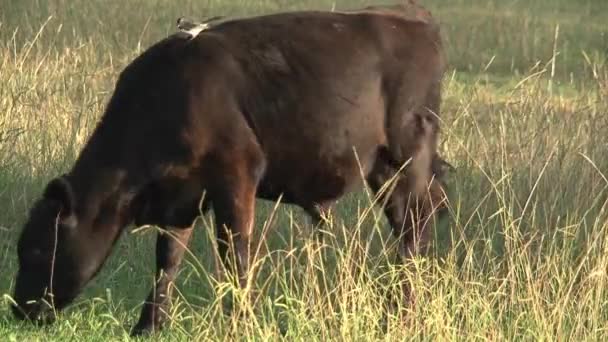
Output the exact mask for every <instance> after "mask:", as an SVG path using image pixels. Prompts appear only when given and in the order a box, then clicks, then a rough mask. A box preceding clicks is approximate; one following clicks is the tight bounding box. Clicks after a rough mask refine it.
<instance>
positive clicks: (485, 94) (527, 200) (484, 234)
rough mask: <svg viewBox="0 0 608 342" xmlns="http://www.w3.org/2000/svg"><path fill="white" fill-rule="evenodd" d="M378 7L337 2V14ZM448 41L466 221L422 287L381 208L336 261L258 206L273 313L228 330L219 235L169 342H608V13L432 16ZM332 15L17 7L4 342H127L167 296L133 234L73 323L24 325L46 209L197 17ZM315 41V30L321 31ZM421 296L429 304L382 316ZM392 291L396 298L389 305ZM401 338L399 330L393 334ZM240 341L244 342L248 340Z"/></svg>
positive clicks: (448, 102)
mask: <svg viewBox="0 0 608 342" xmlns="http://www.w3.org/2000/svg"><path fill="white" fill-rule="evenodd" d="M378 2H379V1H368V2H365V1H359V0H356V1H355V0H349V1H337V2H336V6H337V8H348V7H357V6H359V5H361V4H363V3H378ZM420 2H422V3H424V4H426V5H427V7H429V8H430V9H432V11H433V13H434V14H435V16H436V17H438V18H439V20H440V21H441V23H442V25H443V33H444V37H445V45H446V50H447V53H448V58H449V62H450V70H449V72H448V73H447V75H446V79H445V99H444V105H443V110H442V114H441V115H442V119H443V120H444V122H443V135H442V141H441V146H440V148H441V151H442V153H443V154H444V155H445V156H446V158H447V159H448V160H449V161H450V162H451V163H452V164H453V165H455V166H456V169H457V170H456V172H455V173H454V174H453V175H452V176H451V177H450V180H449V181H450V186H451V188H450V194H451V198H452V203H451V208H450V211H451V222H450V225H449V226H447V225H442V226H439V227H437V231H436V237H435V243H434V247H435V248H434V249H433V253H432V254H433V256H434V257H432V258H428V259H419V260H416V263H415V269H416V270H417V272H415V273H413V272H409V271H407V270H396V269H394V268H393V267H392V266H390V263H389V262H388V260H389V258H392V257H393V254H392V251H391V249H390V248H389V246H390V244H391V243H393V242H394V241H393V240H392V238H391V236H390V232H389V229H388V227H387V225H386V221H385V220H384V218H383V217H382V215H381V214H380V212H379V211H378V210H372V211H369V210H366V209H367V208H369V207H370V201H371V199H370V198H369V197H368V196H367V195H366V193H365V192H364V191H361V192H359V193H356V194H352V195H350V196H348V197H347V198H344V199H343V200H342V201H341V202H340V204H339V205H338V207H337V210H336V213H335V215H334V216H333V217H332V224H331V225H330V227H328V231H329V232H328V233H327V236H326V239H325V241H324V245H323V246H322V248H320V247H319V246H318V245H316V244H315V242H314V239H313V234H312V231H311V227H310V225H309V221H308V220H307V218H306V217H305V216H304V215H303V214H302V212H301V211H300V210H299V209H297V208H294V207H290V206H284V205H283V206H279V207H278V209H276V210H275V209H274V206H273V203H270V202H263V201H259V202H258V211H257V217H256V218H257V226H256V236H257V237H258V238H259V237H260V236H262V235H263V234H267V236H268V239H267V240H266V241H267V246H265V247H264V250H267V251H268V252H267V254H266V256H265V257H264V258H262V259H261V261H260V266H261V270H260V272H261V274H260V276H259V277H258V279H257V288H258V290H259V291H260V292H261V297H260V300H259V301H258V302H256V303H255V304H253V305H246V306H245V308H246V309H251V310H253V312H254V315H252V316H251V317H250V318H249V319H247V320H242V321H238V320H234V319H232V318H230V317H228V316H225V315H223V309H224V306H223V305H222V301H223V298H224V297H225V295H226V293H227V292H229V291H230V290H231V289H230V287H229V286H228V285H227V284H223V283H220V284H218V283H216V282H215V281H214V280H213V279H214V266H213V265H214V263H213V261H212V250H211V242H210V241H211V240H210V235H211V233H210V232H211V231H212V229H211V222H212V221H211V219H212V217H205V218H202V219H201V220H200V222H199V224H198V225H199V228H200V229H197V230H196V232H195V239H194V241H193V244H192V245H191V254H189V255H188V258H187V262H186V263H185V265H184V267H183V269H182V271H181V274H180V277H179V280H178V285H177V289H178V291H177V292H178V296H177V298H176V304H175V306H174V309H173V312H172V314H171V316H172V318H173V320H172V322H171V324H170V325H169V329H168V330H166V331H164V332H163V333H162V334H161V335H160V336H161V337H163V338H166V339H167V340H184V341H190V340H193V339H195V340H224V338H225V337H227V336H232V337H236V338H239V339H245V338H248V339H254V340H277V339H286V340H311V339H312V340H323V341H324V340H349V341H350V340H357V341H358V340H379V339H382V340H385V339H386V340H399V341H401V340H404V339H417V340H418V339H420V340H461V339H467V340H468V339H472V340H484V339H488V340H498V339H501V340H502V339H509V340H515V339H516V340H521V339H525V340H577V339H581V340H606V339H607V338H608V328H607V327H606V321H608V290H607V289H606V284H607V283H608V274H607V272H608V240H607V237H608V235H607V234H608V215H607V212H606V210H607V209H608V206H607V199H608V196H607V191H608V180H607V179H606V178H607V176H606V170H608V139H607V137H608V116H607V114H608V65H607V63H608V25H606V22H607V21H608V2H606V1H605V0H578V1H575V0H545V1H541V0H528V1H524V0H504V1H503V0H500V1H499V0H488V1H483V0H454V1H449V2H446V1H440V0H426V1H423V0H420ZM332 5H333V2H332V1H321V0H317V1H288V0H272V1H271V0H265V1H259V2H254V1H225V0H222V1H220V0H207V1H188V0H186V1H178V2H175V1H169V0H150V1H143V0H133V1H118V0H109V1H88V0H87V1H85V0H72V1H60V0H52V1H40V0H19V1H10V0H0V205H1V206H2V208H3V210H0V294H6V295H5V296H4V299H3V300H2V301H0V304H1V305H0V340H2V341H5V340H8V341H11V340H14V341H21V340H28V341H33V340H61V339H66V340H78V341H80V340H86V341H89V340H90V341H108V340H123V339H127V336H128V330H129V328H130V326H131V325H132V324H133V323H134V320H135V319H136V318H137V316H138V314H139V308H140V305H141V303H142V301H143V299H144V298H145V296H146V294H147V292H148V290H149V288H150V287H151V286H152V281H153V255H154V250H153V248H154V241H153V240H154V230H153V229H148V230H144V231H140V232H137V233H127V234H125V235H124V237H123V238H122V239H121V240H120V242H119V244H118V246H117V247H116V249H115V251H114V253H113V254H112V256H111V258H110V260H109V261H108V263H107V264H106V266H105V268H104V269H103V271H102V272H101V274H100V275H99V276H98V277H97V278H96V279H95V280H94V281H93V282H92V283H91V284H90V286H89V287H88V288H87V289H86V291H85V293H84V294H83V295H82V296H81V297H79V299H78V301H77V302H76V303H75V304H74V305H73V306H72V307H70V309H69V310H67V311H66V312H65V314H64V315H62V318H61V319H60V320H59V321H58V322H57V324H55V325H53V326H50V327H45V328H35V327H32V326H30V325H27V324H22V323H18V322H16V321H14V320H13V319H12V316H11V315H10V312H9V310H8V306H7V305H8V302H9V298H8V297H7V296H10V294H11V293H12V287H13V281H14V280H13V277H14V273H15V270H16V253H15V241H16V237H17V235H18V233H19V229H20V227H21V224H22V222H23V221H24V219H25V216H26V214H27V209H28V208H29V206H30V204H31V203H32V201H33V200H34V199H35V198H36V197H37V196H38V195H39V193H40V191H41V190H42V187H43V186H44V184H45V183H46V182H47V181H48V180H49V179H50V178H51V177H53V176H55V175H57V174H59V173H60V172H63V171H65V170H67V169H68V168H69V167H70V165H71V163H72V162H73V161H74V159H75V158H76V156H77V154H78V151H79V150H80V148H81V147H82V145H83V143H84V142H85V140H86V138H87V136H88V134H89V133H90V132H91V130H92V128H93V127H94V126H95V123H96V121H97V120H98V118H99V116H100V115H101V114H102V112H103V109H104V106H105V103H106V101H107V100H108V98H109V96H110V94H111V92H112V90H113V85H114V82H115V80H116V77H117V75H118V73H119V72H120V70H121V69H122V68H123V67H124V66H125V65H126V63H128V62H129V61H130V60H132V58H134V57H135V56H136V55H137V54H138V53H140V52H141V51H142V50H143V49H145V48H146V47H147V46H149V45H150V44H152V43H153V42H154V41H156V40H158V39H160V38H162V37H164V36H165V35H166V34H168V33H169V32H171V31H173V28H174V25H175V20H176V18H177V17H178V16H181V15H184V14H186V15H193V16H195V17H196V16H198V17H203V16H208V15H209V16H210V15H217V14H229V15H235V16H240V15H247V14H253V13H266V12H272V11H279V10H286V9H292V8H300V9H301V8H316V9H330V8H332ZM303 29H305V28H303ZM404 276H406V277H410V278H411V280H412V282H413V283H414V285H415V291H416V292H417V293H418V301H417V305H416V306H415V307H413V308H409V307H404V308H402V309H403V310H402V311H403V312H402V313H399V314H397V313H396V312H394V311H390V312H387V311H386V310H385V309H384V308H383V305H382V303H383V301H382V300H383V293H384V292H385V290H390V291H392V290H396V289H395V288H394V286H392V285H393V284H395V283H396V279H397V278H398V277H404ZM381 290H382V291H381ZM386 314H388V318H386V320H385V321H384V323H385V324H386V330H384V328H383V327H382V324H383V323H382V322H383V317H385V316H386ZM231 334H232V335H231Z"/></svg>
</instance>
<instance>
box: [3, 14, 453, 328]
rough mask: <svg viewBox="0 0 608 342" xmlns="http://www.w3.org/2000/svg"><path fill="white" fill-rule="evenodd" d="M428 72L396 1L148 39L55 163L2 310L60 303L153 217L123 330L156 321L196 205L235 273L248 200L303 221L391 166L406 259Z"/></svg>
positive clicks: (429, 135)
mask: <svg viewBox="0 0 608 342" xmlns="http://www.w3.org/2000/svg"><path fill="white" fill-rule="evenodd" d="M443 69H444V57H443V50H442V47H441V41H440V33H439V28H438V25H437V24H436V23H435V22H434V20H433V19H432V17H431V16H430V14H429V13H428V12H427V11H425V10H424V9H422V8H421V7H418V6H417V5H413V4H411V3H406V4H402V5H396V6H390V7H370V8H366V9H363V10H358V11H352V12H320V11H302V12H289V13H280V14H272V15H265V16H259V17H251V18H244V19H238V20H226V21H223V22H221V23H218V24H215V25H213V26H211V27H209V28H206V29H204V30H200V32H197V33H196V35H194V34H191V33H187V32H177V33H175V34H173V35H171V36H169V37H168V38H166V39H164V40H162V41H160V42H158V43H156V44H154V45H153V46H151V47H150V48H149V49H148V50H146V51H145V52H143V53H142V54H141V55H140V56H138V57H137V58H136V59H135V60H134V61H133V62H132V63H130V64H129V65H128V66H127V67H126V68H125V69H124V71H122V73H121V74H120V77H119V79H118V81H117V83H116V87H115V90H114V93H113V95H112V97H111V99H110V101H109V103H108V105H107V108H106V111H105V114H104V115H103V117H102V119H101V121H100V122H99V124H98V126H97V127H96V128H95V130H94V132H93V133H92V135H91V137H90V138H89V140H88V142H87V144H86V145H85V147H84V149H83V150H82V152H81V153H80V155H79V157H78V159H77V161H76V163H75V165H74V166H73V168H72V169H71V170H70V172H69V173H67V174H65V175H63V176H60V177H57V178H55V179H53V180H51V181H50V182H49V184H48V185H47V186H46V189H45V190H44V193H43V195H42V198H41V199H39V200H38V201H37V202H36V203H35V204H34V205H33V208H32V209H31V212H30V214H29V218H28V221H27V223H26V224H25V226H24V228H23V231H22V233H21V236H20V239H19V243H18V258H19V270H18V274H17V276H16V285H15V293H14V299H15V301H16V305H14V306H13V308H12V309H13V311H14V314H15V315H16V316H17V317H20V318H29V319H33V320H41V321H44V320H45V319H46V318H49V319H50V320H52V316H50V314H49V310H48V309H45V307H46V306H45V305H43V303H44V302H45V301H47V302H51V304H52V305H53V306H54V308H55V309H57V310H60V309H62V308H64V307H65V306H66V305H68V304H69V303H70V302H71V301H72V300H73V299H74V298H75V297H76V296H77V294H78V293H79V292H80V291H81V290H82V288H83V287H84V286H85V285H86V284H87V282H89V281H90V280H91V279H92V278H93V277H94V276H95V274H96V273H97V272H98V270H99V269H100V267H101V266H102V264H103V263H104V261H105V260H106V258H107V257H108V254H109V253H110V251H111V249H112V247H113V245H114V244H115V242H116V240H117V239H118V237H119V236H120V235H121V232H123V231H124V228H125V227H126V226H128V225H129V224H132V223H134V224H136V225H142V224H153V225H157V226H161V227H164V228H165V229H166V231H167V232H170V233H171V234H166V233H165V234H159V235H158V237H157V244H156V267H157V283H156V285H155V287H154V289H153V291H152V292H151V294H150V296H149V297H148V299H147V301H146V303H145V305H144V307H143V310H142V313H141V316H140V319H139V322H138V323H137V325H136V326H135V328H134V330H133V333H135V334H137V333H142V332H147V331H153V330H156V329H158V328H159V327H160V326H161V325H162V323H163V321H164V320H165V319H166V316H165V310H166V307H167V305H168V301H169V294H170V293H169V290H170V285H169V284H170V283H171V282H172V281H173V280H174V277H175V274H176V272H177V270H178V267H179V264H180V262H181V260H182V257H183V254H184V249H185V247H186V246H187V245H188V242H189V238H190V235H191V232H192V228H191V226H192V223H193V221H194V220H195V218H196V217H197V216H198V215H200V214H201V212H203V213H204V212H206V211H207V209H208V208H210V207H212V208H213V210H214V213H215V220H216V227H217V238H218V245H219V254H220V256H221V257H222V258H224V261H226V260H227V258H228V255H229V254H231V252H230V251H231V249H229V248H227V244H226V241H229V240H232V241H233V242H234V245H235V248H234V250H235V256H236V259H237V269H236V270H232V271H236V272H238V275H239V276H240V280H241V281H245V279H244V278H245V275H246V272H247V269H248V264H249V261H250V260H249V249H248V248H249V245H248V242H249V239H250V236H251V233H252V228H253V224H254V221H253V219H254V202H255V198H256V197H257V198H263V199H270V200H276V199H277V198H278V197H279V196H281V195H282V199H283V202H284V203H291V204H295V205H298V206H300V207H302V208H303V209H304V210H305V211H306V212H307V213H308V214H310V216H311V217H312V218H313V220H315V221H319V220H320V218H321V214H322V212H323V211H324V210H327V209H328V208H329V207H330V206H331V205H332V204H333V203H334V202H335V201H336V200H337V199H339V198H340V197H341V196H343V195H344V194H345V193H347V192H349V191H352V190H354V189H356V188H357V187H359V186H361V185H363V180H365V181H366V183H367V184H368V185H369V186H370V188H371V189H372V190H373V191H375V192H376V193H377V192H378V191H379V190H380V187H381V186H382V185H383V183H385V182H386V181H387V180H389V179H390V178H392V177H393V176H394V175H397V176H398V181H397V185H396V187H395V188H394V190H393V191H392V192H391V193H390V194H387V195H386V197H384V199H386V201H387V202H386V203H387V205H386V206H385V209H384V210H385V214H386V216H387V218H388V220H389V223H390V225H391V226H392V228H393V231H394V233H395V235H396V236H398V237H399V238H401V253H402V255H403V256H404V257H408V256H412V255H413V254H414V253H417V251H418V250H417V249H415V248H414V246H415V245H416V246H417V245H418V244H417V243H416V242H417V241H418V240H417V239H415V238H414V237H415V236H416V237H417V238H419V240H421V241H420V242H421V243H424V242H425V241H426V240H427V239H428V234H429V233H428V232H427V231H428V230H427V229H425V227H427V226H428V222H430V220H431V219H432V218H434V217H435V214H434V211H435V210H436V209H438V208H440V207H444V206H445V204H444V203H445V195H444V189H443V187H442V182H440V181H438V179H439V178H440V172H439V171H440V170H439V169H440V165H441V164H442V163H443V161H442V160H441V158H440V157H439V156H438V154H437V152H436V144H437V139H438V131H439V119H438V116H437V115H438V113H439V105H440V82H441V78H442V73H443ZM402 165H406V167H405V168H403V169H401V170H399V168H400V167H401V166H402ZM361 175H363V176H364V177H361ZM362 178H365V179H362ZM203 193H204V194H205V196H204V200H203V201H201V196H202V195H203ZM200 202H202V203H200ZM199 204H200V205H199ZM241 285H242V283H241Z"/></svg>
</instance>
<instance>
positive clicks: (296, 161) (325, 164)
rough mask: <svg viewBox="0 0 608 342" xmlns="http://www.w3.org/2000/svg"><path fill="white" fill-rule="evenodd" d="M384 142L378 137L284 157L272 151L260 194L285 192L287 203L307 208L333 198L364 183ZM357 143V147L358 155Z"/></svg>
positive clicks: (272, 197)
mask: <svg viewBox="0 0 608 342" xmlns="http://www.w3.org/2000/svg"><path fill="white" fill-rule="evenodd" d="M380 146H381V141H380V140H377V141H373V142H372V141H369V142H368V143H367V144H365V145H362V144H359V146H354V145H352V146H351V148H346V149H344V150H341V151H336V152H335V153H328V152H327V151H326V152H325V153H323V150H317V151H306V153H302V154H296V153H294V154H290V155H283V156H280V157H277V155H274V156H273V155H269V156H268V166H267V169H266V173H265V176H264V177H263V179H262V181H261V183H260V185H259V187H258V194H257V196H258V197H259V198H263V199H268V200H277V199H278V198H279V197H280V196H281V201H282V202H283V203H291V204H297V205H300V206H302V207H304V208H307V207H310V206H312V205H315V204H323V203H330V202H333V201H335V200H337V199H338V198H339V197H341V196H343V195H344V194H345V193H348V192H350V191H352V190H353V189H356V188H358V187H359V186H361V185H362V181H363V177H365V176H367V174H368V173H369V172H370V170H371V168H372V166H373V163H374V161H375V159H376V151H377V150H378V148H379V147H380ZM353 147H355V148H356V150H357V154H356V155H355V153H354V151H353ZM362 176H363V177H362Z"/></svg>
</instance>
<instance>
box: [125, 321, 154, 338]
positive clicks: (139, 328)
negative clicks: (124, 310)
mask: <svg viewBox="0 0 608 342" xmlns="http://www.w3.org/2000/svg"><path fill="white" fill-rule="evenodd" d="M156 330H158V327H154V325H153V324H137V325H136V326H134V327H133V329H131V337H136V336H149V335H152V334H154V332H156Z"/></svg>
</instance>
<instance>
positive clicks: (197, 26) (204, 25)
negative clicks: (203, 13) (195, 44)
mask: <svg viewBox="0 0 608 342" xmlns="http://www.w3.org/2000/svg"><path fill="white" fill-rule="evenodd" d="M222 18H223V16H215V17H211V18H209V19H206V20H205V21H203V22H200V23H199V22H195V21H191V20H188V19H186V18H184V17H180V18H178V19H177V28H178V29H179V30H180V31H182V32H184V33H187V34H189V35H190V39H192V38H194V37H196V36H198V34H199V33H201V32H202V31H204V30H206V29H208V28H210V27H211V23H212V22H214V21H217V20H219V19H222Z"/></svg>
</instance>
